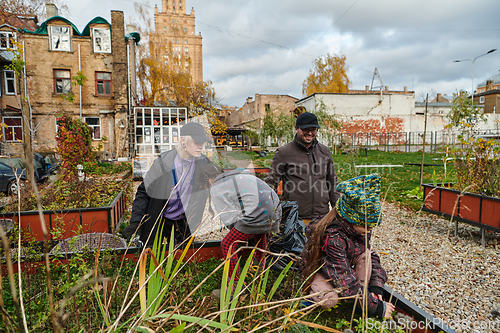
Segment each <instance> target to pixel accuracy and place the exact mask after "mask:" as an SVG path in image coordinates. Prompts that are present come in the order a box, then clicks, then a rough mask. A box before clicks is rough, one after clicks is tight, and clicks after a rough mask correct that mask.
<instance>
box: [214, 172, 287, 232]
mask: <svg viewBox="0 0 500 333" xmlns="http://www.w3.org/2000/svg"><path fill="white" fill-rule="evenodd" d="M210 195H211V197H212V201H213V203H214V205H215V209H216V210H217V212H218V213H219V216H220V219H221V220H222V222H223V223H224V224H225V225H226V226H227V227H233V226H234V227H235V228H236V230H238V231H239V232H242V233H245V234H263V233H269V232H276V231H277V230H278V227H279V222H280V220H281V206H280V204H279V198H278V195H277V194H276V192H275V191H274V190H273V189H272V188H271V187H269V185H267V184H266V183H265V182H264V181H263V180H261V179H259V178H257V177H255V176H253V175H251V174H250V173H249V172H248V170H243V169H236V170H233V171H228V172H225V173H223V174H221V175H219V176H218V177H217V178H215V180H214V183H213V185H212V188H211V189H210Z"/></svg>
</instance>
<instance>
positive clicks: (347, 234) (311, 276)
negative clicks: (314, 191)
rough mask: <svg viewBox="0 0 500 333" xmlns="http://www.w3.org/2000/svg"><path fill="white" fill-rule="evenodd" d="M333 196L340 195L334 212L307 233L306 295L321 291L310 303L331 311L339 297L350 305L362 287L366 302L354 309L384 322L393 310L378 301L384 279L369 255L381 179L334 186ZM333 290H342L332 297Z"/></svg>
mask: <svg viewBox="0 0 500 333" xmlns="http://www.w3.org/2000/svg"><path fill="white" fill-rule="evenodd" d="M337 190H338V191H339V192H341V193H343V195H342V196H341V197H340V199H339V200H338V201H337V203H336V204H335V208H334V209H332V210H331V211H330V212H329V213H328V214H326V215H325V216H324V217H323V218H322V219H321V220H316V221H311V223H310V224H309V225H308V226H307V228H306V235H307V243H306V247H305V249H304V253H303V257H304V259H305V264H306V266H305V269H304V271H303V276H304V278H305V279H307V283H306V288H308V289H306V290H308V291H309V293H310V294H315V293H318V292H321V291H324V292H325V293H324V294H319V295H317V296H313V297H312V300H313V301H315V302H320V301H323V303H322V306H323V307H325V308H331V307H333V306H335V304H337V301H338V298H339V296H340V297H352V298H350V299H349V300H348V301H354V296H356V295H358V294H360V295H362V294H363V290H365V289H364V288H365V287H366V288H368V292H367V293H366V297H361V298H360V299H358V302H357V304H358V305H360V304H361V306H362V307H363V308H366V309H367V310H368V314H369V315H370V316H376V317H378V318H381V319H382V318H387V319H388V318H390V317H391V314H392V311H394V308H395V307H394V305H393V304H391V303H389V302H385V301H384V300H383V299H382V290H383V286H384V283H385V282H386V281H387V274H386V272H385V270H384V269H383V268H382V266H381V264H380V258H379V256H378V255H377V254H376V253H375V252H374V251H372V250H371V249H370V237H371V231H372V229H373V228H374V227H376V226H377V225H379V224H380V218H381V216H380V176H379V175H377V174H373V175H368V176H366V175H363V176H359V177H355V178H352V179H349V180H347V181H345V182H342V183H340V184H338V185H337ZM318 268H319V270H318ZM316 271H317V272H316ZM315 272H316V273H315ZM333 289H337V290H340V289H341V290H340V291H339V292H338V293H337V292H336V291H333ZM364 303H366V304H364Z"/></svg>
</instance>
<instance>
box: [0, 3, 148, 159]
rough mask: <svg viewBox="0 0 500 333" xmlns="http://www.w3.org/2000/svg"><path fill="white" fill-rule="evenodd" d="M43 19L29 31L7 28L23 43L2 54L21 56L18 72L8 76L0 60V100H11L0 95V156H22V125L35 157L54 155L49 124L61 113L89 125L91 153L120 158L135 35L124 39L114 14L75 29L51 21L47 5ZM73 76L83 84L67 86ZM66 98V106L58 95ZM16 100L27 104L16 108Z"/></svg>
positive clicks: (124, 149) (53, 128)
mask: <svg viewBox="0 0 500 333" xmlns="http://www.w3.org/2000/svg"><path fill="white" fill-rule="evenodd" d="M47 17H49V19H47V20H46V21H45V22H43V23H42V24H41V25H39V26H38V27H36V29H29V28H26V27H21V26H17V27H14V26H12V27H9V29H10V31H11V32H12V35H11V37H12V38H13V40H17V42H19V43H20V44H19V45H24V47H23V48H22V47H20V48H17V50H15V51H14V52H12V51H10V53H9V54H10V57H11V59H12V57H13V55H14V54H15V53H18V54H19V55H20V56H22V57H24V59H25V62H26V74H25V76H24V75H21V77H17V76H16V77H14V78H13V77H12V75H13V72H9V71H8V70H6V69H5V65H6V63H5V61H4V63H3V64H2V65H3V66H2V70H3V73H2V76H3V77H5V78H7V79H8V80H7V81H6V82H8V84H7V85H6V87H5V89H6V90H5V89H3V91H5V95H2V96H7V95H9V96H10V94H13V95H15V97H16V98H15V101H13V100H12V99H9V101H6V99H5V98H2V102H1V103H0V105H1V107H2V109H1V110H0V112H1V116H2V121H3V122H4V123H6V124H7V125H9V127H8V128H5V129H4V130H3V131H4V133H3V134H4V136H3V141H4V143H8V144H4V145H2V154H12V155H16V154H21V153H22V144H21V141H20V140H21V139H20V137H22V132H23V131H26V129H27V128H31V139H32V146H33V150H34V151H35V152H42V153H44V152H54V151H55V149H56V140H55V137H56V132H57V120H56V119H57V117H59V116H62V115H69V116H71V117H74V118H80V119H81V120H82V121H84V122H86V123H87V124H88V125H89V126H90V127H91V129H92V134H93V145H94V147H95V148H97V147H98V146H102V148H103V149H104V150H107V151H109V152H110V153H111V154H112V156H116V157H121V156H128V155H129V144H128V140H129V136H130V135H129V133H128V128H129V123H130V122H129V119H131V118H130V117H131V114H130V112H129V110H130V109H131V106H132V105H133V104H135V103H134V97H135V91H133V90H135V89H134V86H135V70H134V69H133V65H131V63H133V62H134V61H135V57H134V54H135V42H138V39H139V36H138V34H136V33H135V34H134V33H132V34H128V35H126V34H125V26H124V15H123V12H122V11H112V12H111V23H109V22H108V21H107V20H105V19H104V18H102V17H96V18H94V19H93V20H92V21H90V22H89V23H88V24H87V26H86V27H85V28H84V30H83V31H82V32H80V31H79V30H78V28H77V27H76V26H75V25H74V24H73V23H72V22H70V21H69V20H67V19H66V18H64V17H61V16H58V15H57V8H55V6H54V5H48V7H47ZM18 28H25V29H23V30H18ZM2 30H6V29H5V27H3V28H2ZM3 58H5V56H4V57H3ZM131 68H132V70H131ZM79 73H81V74H82V75H83V76H85V77H86V80H85V81H84V84H83V86H79V85H75V84H74V83H75V78H76V77H77V76H78V75H79ZM130 87H132V89H131V88H130ZM2 88H4V87H2ZM70 95H73V96H74V99H73V101H69V100H68V99H67V98H65V96H66V97H67V96H70ZM23 100H25V101H27V102H28V101H29V103H25V106H24V107H21V101H23ZM23 119H24V125H25V126H24V127H23Z"/></svg>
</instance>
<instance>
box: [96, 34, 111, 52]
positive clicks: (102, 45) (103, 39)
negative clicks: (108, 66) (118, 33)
mask: <svg viewBox="0 0 500 333" xmlns="http://www.w3.org/2000/svg"><path fill="white" fill-rule="evenodd" d="M92 40H93V42H94V53H111V34H110V32H109V29H98V28H92Z"/></svg>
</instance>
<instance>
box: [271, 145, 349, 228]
mask: <svg viewBox="0 0 500 333" xmlns="http://www.w3.org/2000/svg"><path fill="white" fill-rule="evenodd" d="M280 180H283V200H286V201H296V202H297V203H298V205H299V216H300V217H301V218H305V219H311V218H314V217H316V216H318V215H324V214H326V213H328V212H329V211H330V207H329V206H328V203H330V204H331V206H332V207H335V202H337V199H338V198H339V197H340V193H339V192H338V191H337V173H336V172H335V166H334V165H333V158H332V154H331V152H330V149H329V148H328V147H327V146H325V145H322V144H321V143H319V142H318V141H317V140H314V142H313V144H312V145H311V146H310V147H309V148H306V147H305V146H304V145H303V144H302V143H300V142H299V140H298V139H297V136H295V139H294V140H293V141H292V142H290V143H289V144H287V145H285V146H283V147H280V148H278V150H276V154H275V155H274V158H273V161H272V163H271V167H270V168H269V174H268V176H267V178H266V183H268V184H269V185H270V186H271V187H272V188H274V189H276V187H277V186H278V184H279V182H280Z"/></svg>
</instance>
